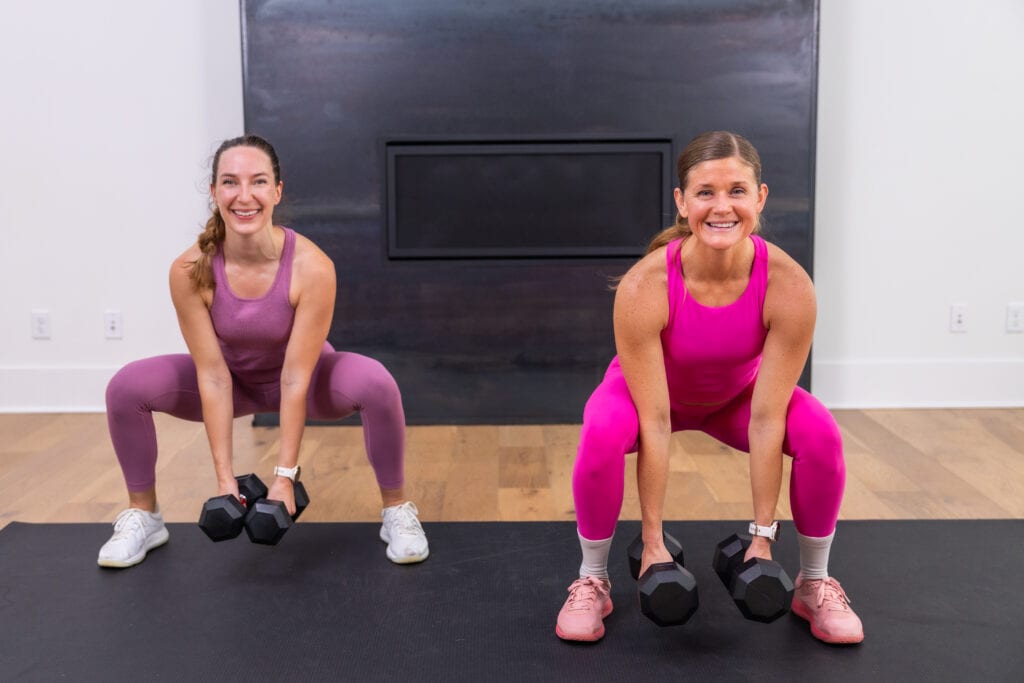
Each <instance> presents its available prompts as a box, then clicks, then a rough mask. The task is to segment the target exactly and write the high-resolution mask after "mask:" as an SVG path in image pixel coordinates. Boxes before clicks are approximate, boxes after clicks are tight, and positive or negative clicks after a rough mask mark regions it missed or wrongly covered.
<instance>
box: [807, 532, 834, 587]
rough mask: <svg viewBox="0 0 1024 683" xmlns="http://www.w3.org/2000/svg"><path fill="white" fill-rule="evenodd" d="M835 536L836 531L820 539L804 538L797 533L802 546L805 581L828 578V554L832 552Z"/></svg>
mask: <svg viewBox="0 0 1024 683" xmlns="http://www.w3.org/2000/svg"><path fill="white" fill-rule="evenodd" d="M835 536H836V532H835V530H833V531H832V533H830V534H829V535H828V536H822V537H820V538H816V537H814V536H804V535H803V534H801V533H799V532H797V542H798V543H799V545H800V573H802V574H803V575H804V578H805V579H808V580H813V579H827V578H828V554H829V551H831V550H832V539H833V538H835Z"/></svg>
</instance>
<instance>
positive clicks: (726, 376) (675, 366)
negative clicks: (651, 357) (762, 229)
mask: <svg viewBox="0 0 1024 683" xmlns="http://www.w3.org/2000/svg"><path fill="white" fill-rule="evenodd" d="M750 239H751V240H752V241H753V243H754V263H753V265H752V266H751V269H750V281H749V282H748V283H747V288H746V289H745V290H744V291H743V294H741V295H740V297H739V299H737V300H736V301H734V302H732V303H731V304H728V305H726V306H704V305H703V304H700V303H698V302H697V301H696V300H695V299H694V298H693V297H692V296H690V295H689V292H688V291H687V289H686V280H685V279H684V274H683V272H682V265H681V262H680V260H679V250H680V249H681V247H682V243H683V240H682V239H679V240H675V241H673V242H670V243H669V245H668V248H667V249H666V250H665V251H666V260H667V261H666V264H667V265H666V267H667V272H668V302H669V304H668V305H669V309H668V310H669V312H668V324H667V325H666V326H665V329H664V330H662V332H661V345H662V348H663V349H664V354H665V376H666V378H667V379H668V394H669V400H670V401H671V402H673V403H708V404H713V403H723V402H725V401H728V400H729V399H731V398H733V397H734V396H736V395H737V394H739V393H740V391H742V390H743V389H744V388H745V387H746V386H747V385H748V384H750V383H751V382H752V381H753V380H754V378H755V377H756V376H757V369H758V367H759V366H760V365H761V352H762V351H763V349H764V340H765V337H766V336H767V335H768V330H767V329H765V327H764V315H763V310H764V296H765V291H766V290H767V288H768V247H767V245H766V244H765V241H764V240H763V239H761V238H760V237H758V236H757V235H751V236H750Z"/></svg>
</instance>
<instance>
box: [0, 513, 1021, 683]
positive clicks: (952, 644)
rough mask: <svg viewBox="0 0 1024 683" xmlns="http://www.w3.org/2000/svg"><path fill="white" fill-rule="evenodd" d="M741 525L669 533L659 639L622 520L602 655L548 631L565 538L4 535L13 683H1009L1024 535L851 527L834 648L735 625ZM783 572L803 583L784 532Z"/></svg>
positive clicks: (704, 525)
mask: <svg viewBox="0 0 1024 683" xmlns="http://www.w3.org/2000/svg"><path fill="white" fill-rule="evenodd" d="M743 526H745V525H744V524H742V523H740V522H667V523H666V524H665V528H666V530H667V531H669V532H671V533H672V534H673V535H675V536H676V537H677V538H678V539H679V540H680V541H681V542H682V543H683V545H684V548H685V552H686V564H687V566H688V567H689V568H690V569H691V571H692V572H693V573H694V574H695V575H696V577H697V580H698V585H699V591H700V608H699V609H698V611H697V613H696V615H695V616H694V617H693V618H692V619H691V620H690V622H689V623H687V624H686V625H684V626H680V627H672V628H659V627H658V626H656V625H654V624H653V623H651V622H650V621H648V620H647V619H646V618H645V617H643V616H642V615H641V614H640V612H639V609H638V606H637V601H636V594H635V584H634V583H633V581H632V580H631V579H630V578H629V574H628V568H627V563H626V552H625V550H626V546H627V545H628V544H629V542H630V540H632V538H633V536H634V535H635V534H636V533H637V532H638V530H639V524H638V523H637V522H622V523H620V525H619V528H618V531H617V533H616V538H615V542H614V545H613V550H612V566H611V573H612V584H613V585H612V597H613V600H614V602H615V611H614V612H613V613H612V614H611V615H610V616H609V617H608V619H607V620H606V622H605V624H606V627H607V635H606V637H605V639H604V640H602V641H600V642H598V643H595V644H589V645H583V644H569V643H565V642H562V641H561V640H559V639H558V638H557V637H556V636H555V633H554V625H555V617H556V615H557V613H558V610H559V608H560V606H561V604H562V602H563V600H564V599H565V596H566V592H565V589H566V587H567V586H568V584H569V583H570V582H571V580H572V579H573V578H574V577H575V574H576V571H577V569H578V566H579V559H580V558H579V548H578V544H577V541H576V535H575V525H573V524H572V523H565V522H550V523H549V522H533V523H531V522H517V523H489V522H488V523H427V524H425V528H426V530H427V534H428V537H429V539H430V543H431V557H430V558H429V559H428V560H427V561H426V562H424V563H422V564H419V565H409V566H397V565H394V564H392V563H391V562H389V561H388V560H387V559H386V558H385V556H384V546H383V544H382V543H381V542H380V540H379V539H378V537H377V531H378V528H379V526H378V525H376V524H362V523H360V524H317V523H302V522H300V523H299V524H298V525H297V526H295V527H294V528H293V529H292V530H291V531H289V533H288V535H287V536H286V537H285V538H284V539H283V540H282V541H281V543H280V545H278V546H275V547H265V546H256V545H253V544H251V543H249V542H248V541H247V540H246V538H245V537H244V536H242V537H240V538H239V539H236V540H233V541H228V542H225V543H219V544H214V543H212V542H210V541H209V540H208V539H207V538H206V537H205V536H204V535H203V534H202V532H200V531H199V529H198V528H197V527H195V526H194V525H191V524H172V525H169V529H170V535H171V537H170V542H169V543H168V544H167V545H165V546H164V547H162V548H159V549H156V550H154V551H152V552H151V553H150V556H149V557H148V558H147V559H146V560H145V561H144V562H143V563H142V564H140V565H138V566H136V567H133V568H131V569H127V570H108V569H101V568H99V567H97V566H96V564H95V561H96V553H97V551H98V549H99V547H100V545H101V544H102V543H103V542H104V541H105V540H106V539H107V537H108V536H109V534H110V531H111V528H110V526H109V525H105V524H23V523H17V522H15V523H12V524H10V525H9V526H8V527H7V528H5V529H4V530H3V531H0V672H2V673H0V678H3V679H4V680H57V679H64V678H66V679H69V680H70V679H74V680H87V681H90V680H127V679H133V680H214V679H217V680H275V681H286V680H342V681H347V680H352V681H388V680H402V681H434V680H456V681H469V680H499V681H501V680H514V681H584V680H586V681H609V680H614V681H621V680H639V679H641V678H643V679H647V680H660V679H662V678H663V677H668V676H687V677H691V678H696V680H715V681H730V680H787V681H791V680H829V681H865V680H871V681H887V680H901V681H902V680H913V681H917V680H928V681H943V680H950V681H953V680H964V679H968V680H985V681H1000V680H1007V681H1009V680H1014V681H1018V680H1021V678H1020V676H1021V672H1022V671H1024V597H1022V589H1021V581H1020V579H1021V578H1024V549H1022V548H1024V544H1022V539H1024V520H970V521H965V520H961V521H884V522H882V521H867V522H841V523H840V526H839V529H838V532H837V535H836V542H835V545H834V547H833V551H832V562H831V570H832V573H833V575H834V576H836V578H838V579H839V580H840V581H841V582H842V584H843V586H844V588H845V589H846V590H847V593H848V594H849V595H850V597H851V599H852V601H853V607H854V609H855V610H856V611H857V612H858V614H859V615H860V616H861V618H862V619H863V621H864V624H865V633H866V639H865V641H864V643H862V644H861V645H858V646H830V645H826V644H823V643H821V642H819V641H817V640H816V639H814V638H813V637H812V636H811V634H810V632H809V629H808V627H807V624H806V623H805V622H804V621H803V620H801V619H799V618H797V617H795V616H792V615H787V616H786V617H783V618H782V619H780V620H779V621H776V622H774V623H772V624H760V623H755V622H751V621H747V620H745V619H744V618H743V617H742V616H741V614H740V613H739V611H738V610H737V609H736V607H735V606H734V605H733V604H732V602H731V601H730V600H729V598H728V596H727V594H726V591H725V589H724V588H723V587H722V585H721V583H720V582H719V581H718V579H717V577H716V576H715V575H714V573H713V571H712V569H711V566H710V564H711V557H712V552H713V549H714V546H715V544H716V543H717V542H718V541H719V540H720V539H722V538H724V537H725V536H727V535H729V534H730V533H733V532H735V531H742V528H743ZM775 556H776V559H778V560H780V561H781V562H782V563H783V565H784V566H785V567H786V568H787V569H788V570H789V571H790V573H791V575H794V576H795V574H796V570H797V549H796V542H795V539H794V532H793V529H792V525H791V524H787V525H786V526H785V527H784V531H783V537H782V538H781V540H780V541H779V543H778V544H777V545H776V547H775Z"/></svg>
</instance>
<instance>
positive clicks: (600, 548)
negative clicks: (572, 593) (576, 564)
mask: <svg viewBox="0 0 1024 683" xmlns="http://www.w3.org/2000/svg"><path fill="white" fill-rule="evenodd" d="M576 535H577V536H579V537H580V550H582V551H583V562H582V563H581V564H580V578H583V577H584V576H596V577H597V578H599V579H607V578H608V554H609V553H611V550H612V538H613V537H612V536H609V537H608V538H606V539H604V540H603V541H591V540H589V539H586V538H583V536H580V532H579V531H577V532H576Z"/></svg>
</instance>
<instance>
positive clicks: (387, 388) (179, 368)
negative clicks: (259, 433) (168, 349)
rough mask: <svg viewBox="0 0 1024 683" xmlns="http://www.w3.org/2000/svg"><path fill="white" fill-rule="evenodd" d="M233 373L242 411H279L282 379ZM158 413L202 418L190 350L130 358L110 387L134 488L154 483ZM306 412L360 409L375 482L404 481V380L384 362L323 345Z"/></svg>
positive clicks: (110, 410)
mask: <svg viewBox="0 0 1024 683" xmlns="http://www.w3.org/2000/svg"><path fill="white" fill-rule="evenodd" d="M233 379H234V400H235V416H236V417H240V416H242V415H252V414H253V413H258V412H277V410H278V409H279V407H280V403H281V387H280V383H279V382H276V381H275V382H272V383H268V384H259V385H254V384H246V383H244V381H242V380H240V379H239V378H238V377H233ZM153 411H158V412H161V413H167V414H169V415H173V416H174V417H177V418H181V419H183V420H191V421H193V422H202V420H203V411H202V404H201V402H200V399H199V386H198V383H197V380H196V366H195V363H193V362H192V357H191V356H190V355H188V354H174V355H168V356H155V357H153V358H146V359H144V360H139V361H135V362H133V363H129V364H128V365H126V366H124V367H123V368H121V369H120V370H119V371H118V372H117V374H116V375H114V377H113V378H112V379H111V380H110V384H108V385H107V424H108V425H109V428H110V439H111V441H112V442H113V444H114V451H115V452H116V453H117V459H118V461H120V463H121V471H122V472H123V473H124V480H125V484H126V485H127V487H128V490H129V491H131V492H136V491H145V490H147V489H150V488H152V487H153V486H154V485H155V484H156V456H157V443H156V429H155V427H154V424H153ZM306 411H307V413H306V414H307V417H309V418H311V419H315V420H336V419H341V418H343V417H347V416H349V415H351V414H352V413H355V412H359V413H360V418H361V419H362V423H363V440H364V443H365V444H366V453H367V456H368V457H369V460H370V465H371V466H372V467H373V471H374V473H375V474H376V477H377V484H378V485H379V486H380V487H381V488H384V489H397V488H400V487H401V486H402V483H403V478H404V477H403V475H404V462H405V412H404V410H403V409H402V396H401V394H400V393H399V391H398V385H397V384H396V383H395V380H394V378H393V377H392V376H391V374H390V373H389V372H388V371H387V370H386V369H385V368H384V366H383V365H381V364H380V363H378V362H377V361H375V360H373V359H372V358H367V357H366V356H361V355H359V354H357V353H348V352H343V351H334V350H331V349H330V348H329V347H328V346H326V345H325V348H324V351H323V352H321V354H320V360H319V361H318V362H317V366H316V369H315V370H314V371H313V377H312V379H311V382H310V387H309V396H308V399H307V402H306Z"/></svg>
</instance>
